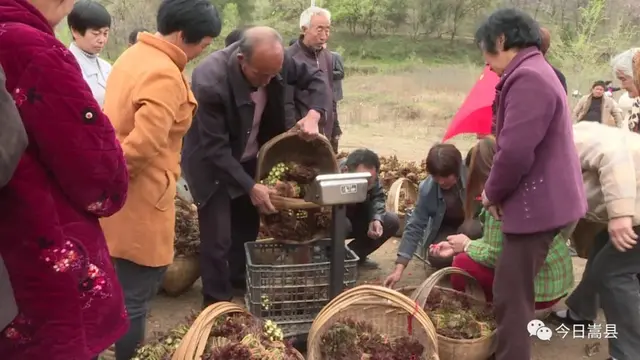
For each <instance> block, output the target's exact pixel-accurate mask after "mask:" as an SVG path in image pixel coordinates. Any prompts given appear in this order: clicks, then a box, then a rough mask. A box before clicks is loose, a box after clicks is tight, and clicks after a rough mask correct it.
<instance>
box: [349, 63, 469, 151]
mask: <svg viewBox="0 0 640 360" xmlns="http://www.w3.org/2000/svg"><path fill="white" fill-rule="evenodd" d="M480 72H481V69H479V68H475V67H471V66H468V67H460V66H458V67H454V66H446V67H438V68H425V69H422V70H418V71H413V72H408V73H397V74H376V75H369V76H364V75H355V76H352V77H349V78H347V79H345V81H344V85H343V86H344V94H345V99H344V100H343V101H342V102H341V103H340V106H339V110H338V111H339V118H340V124H341V126H342V130H343V133H344V134H343V136H342V140H341V147H342V148H343V149H344V150H351V149H354V148H359V147H368V148H371V149H373V150H375V151H377V152H378V153H380V154H381V155H397V156H398V157H399V158H401V159H404V160H420V159H422V158H423V157H424V156H425V155H426V152H427V151H428V149H429V148H430V147H431V146H432V145H433V144H434V143H436V142H438V141H440V140H441V139H442V136H443V135H444V131H445V128H446V127H447V125H448V124H449V122H450V121H451V119H452V118H453V116H454V114H455V113H456V111H457V110H458V108H459V107H460V105H461V104H462V102H463V101H464V99H465V96H466V94H467V93H468V91H469V90H470V89H471V87H472V86H473V84H474V83H475V81H476V80H477V79H478V77H479V75H480ZM474 139H475V136H458V137H456V138H455V139H453V140H452V143H454V144H456V145H457V146H458V147H459V148H460V150H461V151H463V152H466V151H467V150H468V148H469V147H470V146H471V144H472V142H473V140H474Z"/></svg>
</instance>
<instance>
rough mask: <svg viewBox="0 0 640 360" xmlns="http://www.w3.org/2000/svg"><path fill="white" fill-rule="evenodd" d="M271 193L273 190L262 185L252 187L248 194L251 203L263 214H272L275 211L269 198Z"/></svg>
mask: <svg viewBox="0 0 640 360" xmlns="http://www.w3.org/2000/svg"><path fill="white" fill-rule="evenodd" d="M271 193H273V190H271V189H269V188H268V187H266V186H265V185H262V184H255V185H253V189H251V193H249V197H251V203H253V205H254V206H255V207H257V208H258V211H260V212H261V213H263V214H273V213H275V212H276V211H277V210H276V208H275V207H274V206H273V204H272V203H271V199H270V198H269V194H271Z"/></svg>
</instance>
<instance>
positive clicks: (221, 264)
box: [198, 160, 260, 304]
mask: <svg viewBox="0 0 640 360" xmlns="http://www.w3.org/2000/svg"><path fill="white" fill-rule="evenodd" d="M255 165H256V162H255V160H254V161H250V162H247V163H244V164H243V166H244V168H245V171H246V172H247V173H248V174H249V175H250V176H253V174H254V173H255ZM198 223H199V226H200V272H201V277H202V294H203V297H204V302H205V304H211V303H214V302H217V301H229V300H231V298H232V297H233V294H232V287H233V286H232V281H233V282H234V284H233V285H236V286H240V285H241V283H242V282H243V281H244V273H245V266H246V265H245V264H246V257H245V252H244V244H245V243H246V242H248V241H255V240H256V238H257V237H258V231H259V229H260V216H259V214H258V211H257V209H256V208H255V206H253V204H252V203H251V199H250V198H249V195H243V196H240V197H237V198H235V199H231V198H230V197H229V193H228V191H227V189H226V188H224V187H220V188H219V189H218V190H217V191H216V192H215V193H214V194H213V195H212V196H211V198H210V199H209V200H208V201H207V203H205V204H203V205H202V206H201V207H200V208H199V209H198Z"/></svg>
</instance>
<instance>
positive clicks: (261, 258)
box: [245, 239, 358, 336]
mask: <svg viewBox="0 0 640 360" xmlns="http://www.w3.org/2000/svg"><path fill="white" fill-rule="evenodd" d="M245 252H246V256H247V294H246V296H245V302H246V305H247V308H248V309H249V311H250V312H251V313H252V314H254V315H256V316H258V317H261V318H264V319H270V320H272V321H274V322H276V323H277V324H278V325H279V326H280V327H281V328H282V330H283V332H284V333H285V335H286V336H294V335H298V334H303V333H305V332H307V331H308V330H309V327H310V326H311V323H312V322H313V319H314V318H315V317H316V316H317V315H318V313H319V312H320V310H321V309H322V308H323V307H324V306H325V305H327V304H328V303H329V282H330V279H329V267H330V259H329V257H330V255H331V240H329V239H325V240H320V241H317V242H315V243H313V245H294V244H278V243H273V242H249V243H246V244H245ZM303 261H304V262H305V263H302V264H301V262H303ZM357 263H358V256H357V255H356V254H355V253H354V252H353V251H351V250H350V249H349V248H348V247H347V246H346V245H345V262H344V278H343V284H344V288H345V289H347V288H352V287H354V286H355V284H356V280H357V278H358V273H357V271H358V266H357Z"/></svg>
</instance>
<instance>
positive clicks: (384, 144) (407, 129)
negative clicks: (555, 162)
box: [147, 66, 608, 360]
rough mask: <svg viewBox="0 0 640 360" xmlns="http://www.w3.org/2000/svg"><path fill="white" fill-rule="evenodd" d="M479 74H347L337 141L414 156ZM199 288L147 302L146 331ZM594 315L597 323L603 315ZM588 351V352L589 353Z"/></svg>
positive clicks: (413, 275) (388, 249)
mask: <svg viewBox="0 0 640 360" xmlns="http://www.w3.org/2000/svg"><path fill="white" fill-rule="evenodd" d="M479 74H480V71H479V69H477V68H467V67H453V66H452V67H445V68H438V69H426V68H425V69H424V70H421V71H416V72H412V73H404V74H387V75H373V76H353V77H350V78H348V79H346V80H345V83H344V92H345V100H344V101H343V102H341V103H340V107H339V114H340V115H339V116H340V121H341V125H342V129H343V132H344V135H343V138H342V140H341V147H342V148H343V149H344V150H351V149H354V148H359V147H368V148H371V149H374V150H375V151H377V152H378V153H379V154H381V155H396V156H398V157H399V158H400V159H403V160H412V161H415V160H418V161H419V160H421V159H422V158H424V156H425V155H426V152H427V150H428V149H429V147H430V146H431V145H433V144H434V143H436V142H437V141H439V140H440V139H441V137H442V135H443V134H444V128H445V127H446V125H447V124H448V122H449V121H450V120H451V118H452V117H453V115H454V114H455V112H456V110H457V109H458V107H459V106H460V104H461V103H462V101H463V100H464V96H465V94H466V93H467V92H468V91H469V89H470V87H471V86H472V85H473V83H474V82H475V81H476V80H477V78H478V76H479ZM472 140H473V137H471V136H467V137H464V136H463V137H459V138H456V139H454V140H453V141H452V142H453V143H454V144H456V145H457V146H458V147H459V148H460V149H461V150H462V151H463V154H464V152H466V151H467V149H468V148H469V147H470V145H471V143H472ZM397 245H398V239H392V240H390V241H388V242H387V243H386V244H385V245H384V246H383V247H382V248H381V249H379V250H378V251H377V252H376V253H374V254H373V256H372V258H373V259H374V260H375V261H377V262H378V263H379V264H380V269H379V270H376V271H366V272H363V271H361V272H360V274H359V284H361V283H376V282H380V281H382V279H384V277H385V275H386V274H388V273H389V271H390V270H391V269H392V268H393V266H394V260H395V257H396V256H395V254H396V250H397ZM583 269H584V260H581V259H577V258H575V259H574V273H575V278H576V283H577V281H578V280H579V279H580V277H581V276H582V272H583ZM429 273H430V271H427V270H425V268H424V266H423V265H422V264H421V263H420V262H419V261H418V260H414V261H413V262H412V263H411V265H410V266H409V268H408V269H407V270H406V273H405V278H404V279H403V280H402V282H401V283H400V284H399V286H411V285H413V286H415V285H418V284H420V283H421V282H422V281H423V280H424V279H425V278H426V277H427V276H428V275H429ZM200 289H201V284H200V283H199V282H198V283H196V285H195V286H194V287H193V288H192V289H191V290H190V291H189V292H187V293H186V294H184V295H182V296H180V297H178V298H169V297H166V296H163V295H158V296H157V297H156V298H155V299H154V301H153V303H152V306H151V313H150V315H149V322H148V329H147V330H148V333H149V335H151V334H152V333H153V332H156V331H165V330H166V329H168V328H170V327H172V326H174V325H175V324H176V323H178V322H180V321H181V320H183V319H184V318H185V317H186V316H188V315H189V313H190V312H192V311H193V310H198V309H199V308H200V306H201V297H200ZM238 300H240V299H238ZM599 322H600V323H601V324H604V320H603V319H601V320H600V321H599ZM552 328H555V326H553V327H552ZM603 328H604V326H603ZM533 342H534V356H533V359H535V360H578V359H587V358H589V359H595V360H600V359H606V358H607V357H608V356H607V344H606V341H605V340H599V339H595V340H592V339H589V340H583V339H571V338H570V336H569V337H567V338H565V339H561V338H559V337H557V336H556V337H554V338H552V339H551V341H540V340H533ZM597 344H599V345H597ZM587 349H588V351H587ZM587 352H589V353H591V354H592V355H591V356H588V355H587ZM461 360H464V359H461Z"/></svg>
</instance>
